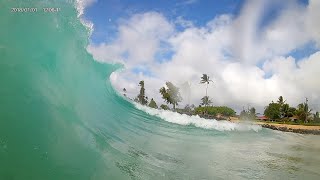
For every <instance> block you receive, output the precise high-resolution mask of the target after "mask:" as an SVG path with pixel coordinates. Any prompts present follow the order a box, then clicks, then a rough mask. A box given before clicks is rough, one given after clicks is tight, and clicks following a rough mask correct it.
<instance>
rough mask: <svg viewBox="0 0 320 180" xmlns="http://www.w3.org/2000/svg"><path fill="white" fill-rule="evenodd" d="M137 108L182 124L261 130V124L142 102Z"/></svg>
mask: <svg viewBox="0 0 320 180" xmlns="http://www.w3.org/2000/svg"><path fill="white" fill-rule="evenodd" d="M134 105H135V106H136V108H138V109H140V110H142V111H145V112H146V113H148V114H149V115H152V116H157V117H159V118H161V119H163V120H165V121H167V122H171V123H175V124H180V125H194V126H196V127H199V128H204V129H214V130H218V131H251V130H253V131H255V132H258V131H259V130H261V129H262V128H261V126H259V125H253V124H244V123H233V122H229V121H217V120H215V119H210V120H208V119H204V118H201V117H199V116H198V115H196V116H188V115H186V114H179V113H176V112H172V111H166V110H159V109H153V108H150V107H147V106H143V105H141V104H138V103H135V102H134Z"/></svg>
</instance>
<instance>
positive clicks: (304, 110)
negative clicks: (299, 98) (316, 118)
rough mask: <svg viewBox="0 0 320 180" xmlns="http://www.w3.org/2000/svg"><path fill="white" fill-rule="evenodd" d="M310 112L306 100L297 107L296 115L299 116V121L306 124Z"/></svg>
mask: <svg viewBox="0 0 320 180" xmlns="http://www.w3.org/2000/svg"><path fill="white" fill-rule="evenodd" d="M311 111H312V110H311V109H310V108H309V105H308V98H306V101H305V103H301V104H299V105H298V109H297V115H298V116H299V119H300V120H302V121H304V122H305V123H307V122H308V119H309V116H310V115H311Z"/></svg>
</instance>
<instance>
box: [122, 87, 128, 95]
mask: <svg viewBox="0 0 320 180" xmlns="http://www.w3.org/2000/svg"><path fill="white" fill-rule="evenodd" d="M126 93H127V90H126V88H123V95H124V96H127V94H126Z"/></svg>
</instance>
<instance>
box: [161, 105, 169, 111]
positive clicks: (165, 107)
mask: <svg viewBox="0 0 320 180" xmlns="http://www.w3.org/2000/svg"><path fill="white" fill-rule="evenodd" d="M160 108H161V109H163V110H170V108H169V106H167V105H165V104H161V106H160Z"/></svg>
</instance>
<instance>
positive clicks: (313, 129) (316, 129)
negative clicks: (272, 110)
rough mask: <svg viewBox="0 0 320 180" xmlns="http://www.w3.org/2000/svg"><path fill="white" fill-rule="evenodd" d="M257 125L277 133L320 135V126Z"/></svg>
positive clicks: (264, 123) (262, 123) (261, 123)
mask: <svg viewBox="0 0 320 180" xmlns="http://www.w3.org/2000/svg"><path fill="white" fill-rule="evenodd" d="M255 124H257V125H260V126H262V127H264V128H268V129H272V130H277V131H283V132H293V133H299V134H313V135H320V126H304V125H292V124H277V123H266V122H256V123H255Z"/></svg>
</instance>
